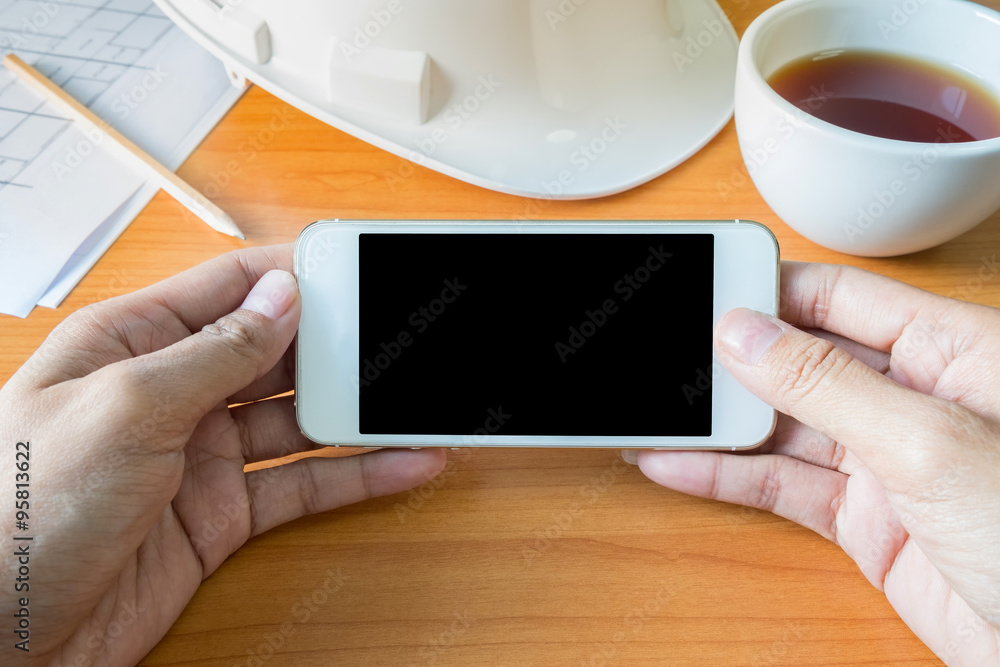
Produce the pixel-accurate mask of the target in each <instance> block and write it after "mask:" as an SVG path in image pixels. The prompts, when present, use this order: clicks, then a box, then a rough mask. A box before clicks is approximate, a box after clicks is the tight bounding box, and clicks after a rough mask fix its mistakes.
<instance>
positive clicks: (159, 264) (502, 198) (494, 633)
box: [0, 0, 1000, 667]
mask: <svg viewBox="0 0 1000 667" xmlns="http://www.w3.org/2000/svg"><path fill="white" fill-rule="evenodd" d="M770 4H772V3H771V2H770V1H767V0H739V1H735V2H731V1H724V2H722V5H723V7H724V8H725V9H726V11H727V13H728V14H729V16H730V17H731V19H732V21H733V23H734V24H735V25H736V28H737V31H738V32H740V33H741V34H742V32H743V30H744V29H745V28H746V26H747V25H748V24H749V22H750V21H751V20H752V19H753V18H754V17H755V16H756V15H757V14H759V13H760V12H761V11H762V10H763V9H764V8H766V7H767V6H769V5H770ZM986 4H990V5H993V6H994V7H995V8H996V6H997V5H1000V1H998V2H991V3H986ZM179 173H180V175H181V176H182V177H183V178H184V179H185V180H186V181H188V182H189V183H191V184H193V185H195V187H197V188H198V189H199V190H201V191H202V192H203V193H205V194H206V195H208V196H209V197H210V198H211V199H212V200H213V201H215V202H216V203H217V204H219V205H220V206H221V207H222V209H223V210H225V211H226V212H228V213H229V214H230V215H232V217H233V219H234V220H235V221H236V223H237V224H238V225H239V226H240V227H241V228H242V229H243V231H244V232H245V233H246V234H247V237H248V241H246V242H242V241H238V240H236V239H233V238H230V237H227V236H223V235H222V234H219V233H217V232H214V231H212V230H211V229H209V228H208V227H207V226H206V225H204V224H203V223H202V222H201V221H200V220H198V219H197V218H195V217H194V216H193V215H191V214H190V213H188V212H186V211H185V210H184V209H182V208H181V207H180V205H179V204H177V203H176V202H175V201H174V200H173V199H171V198H170V197H169V196H167V195H165V194H164V193H162V192H161V193H160V194H159V195H157V197H156V198H155V199H154V200H153V202H152V203H151V204H150V205H149V206H148V207H147V208H146V210H145V211H144V212H143V213H142V214H141V215H140V216H139V217H138V218H137V219H136V221H135V222H134V223H133V224H132V225H131V227H129V229H128V230H127V231H126V232H125V233H124V234H123V235H122V237H121V238H120V239H119V240H118V241H117V242H116V243H115V244H114V246H113V247H112V248H111V250H110V251H109V252H108V253H107V254H106V255H105V256H104V257H103V259H101V261H100V262H99V263H98V264H97V266H96V267H95V268H94V269H93V270H92V271H91V272H90V273H89V274H88V275H87V277H86V278H85V279H84V280H83V282H82V283H81V284H80V285H79V286H78V287H77V288H76V289H75V290H74V291H73V292H72V294H71V295H70V296H69V298H68V299H67V300H66V302H65V303H64V304H63V305H62V306H61V307H60V308H59V309H57V310H46V309H43V308H38V309H36V310H35V311H34V312H33V313H32V314H31V316H30V317H28V318H27V319H24V320H19V319H14V318H10V317H3V318H2V326H0V380H2V381H6V379H7V378H8V377H9V376H10V375H11V374H13V373H14V372H15V371H16V370H17V369H18V367H19V366H20V365H21V364H22V363H23V362H24V360H25V359H26V358H27V357H28V356H29V355H31V353H32V352H33V351H34V350H35V349H36V348H37V347H38V345H39V344H40V343H41V342H42V340H43V339H44V338H45V336H46V335H47V334H48V333H49V332H50V331H51V330H52V328H53V327H55V326H56V325H57V324H59V322H60V321H62V320H63V319H64V318H65V317H66V316H67V315H68V314H69V313H71V312H73V311H74V310H76V309H78V308H80V307H82V306H85V305H87V304H89V303H92V302H94V301H97V300H101V299H105V298H109V297H112V296H115V295H118V294H123V293H127V292H131V291H133V290H137V289H139V288H142V287H144V286H146V285H149V284H151V283H153V282H156V281H158V280H160V279H162V278H165V277H167V276H170V275H173V274H175V273H177V272H180V271H183V270H184V269H187V268H189V267H191V266H194V265H195V264H198V263H199V262H202V261H204V260H207V259H209V258H211V257H214V256H216V255H219V254H221V253H224V252H226V251H228V250H231V249H234V248H239V247H244V246H246V245H263V244H272V243H284V242H289V241H292V240H294V238H295V236H296V235H297V234H298V232H299V231H300V230H301V229H302V228H303V227H304V226H305V225H307V224H308V223H310V222H312V221H314V220H317V219H321V218H333V217H339V218H361V219H364V218H373V219H379V218H381V219H403V218H420V219H435V218H440V219H510V218H512V217H514V216H526V217H528V218H537V219H554V218H581V219H607V218H611V219H615V218H619V219H640V218H642V219H647V218H659V219H716V218H720V219H721V218H734V217H739V218H744V219H751V220H758V221H760V222H763V223H764V224H766V225H768V226H769V227H770V228H771V229H772V230H773V231H774V232H775V234H776V235H777V236H778V238H779V240H780V243H781V248H782V255H783V257H784V258H785V259H793V260H805V261H819V262H833V263H846V264H853V265H855V266H861V267H864V268H867V269H871V270H874V271H877V272H879V273H883V274H886V275H890V276H894V277H897V278H899V279H901V280H905V281H907V282H910V283H913V284H915V285H919V286H920V287H923V288H925V289H928V290H931V291H934V292H938V293H941V294H947V295H952V296H956V297H959V298H964V299H967V300H971V301H976V302H979V303H984V304H989V305H993V306H1000V275H996V274H994V273H991V272H989V271H984V273H983V274H980V268H982V267H983V266H985V264H984V263H985V262H987V261H989V260H991V259H993V258H995V256H996V253H997V250H998V249H1000V216H998V215H994V216H993V217H992V218H991V219H990V220H989V221H987V222H985V223H983V224H981V225H980V226H979V227H977V228H976V229H974V230H973V231H971V232H969V233H967V234H965V235H964V236H962V237H960V238H958V239H956V240H954V241H952V242H950V243H948V244H946V245H943V246H941V247H938V248H935V249H933V250H929V251H926V252H922V253H918V254H914V255H909V256H906V257H899V258H893V259H862V258H857V257H851V256H847V255H841V254H838V253H834V252H831V251H828V250H825V249H823V248H820V247H818V246H816V245H815V244H813V243H811V242H809V241H807V240H805V239H803V238H802V237H800V236H798V235H797V234H796V233H795V232H793V231H791V230H790V229H788V228H787V227H786V226H785V225H784V224H783V223H782V222H781V221H780V220H779V219H778V218H777V217H776V216H775V215H774V214H773V213H772V212H771V210H770V209H769V208H768V207H767V205H766V204H765V203H764V202H763V201H762V200H761V198H760V196H759V195H758V194H757V192H756V190H755V189H754V187H753V185H752V184H751V182H750V180H749V178H748V177H747V173H746V170H745V168H744V167H743V166H742V162H741V159H740V154H739V151H738V148H737V142H736V133H735V130H734V128H733V124H732V123H730V124H729V125H728V126H727V127H726V128H725V129H724V130H723V131H722V133H721V134H720V135H719V136H718V137H717V138H716V139H715V140H713V141H712V142H711V143H710V144H709V145H708V146H707V147H706V148H705V149H704V150H702V151H700V152H699V153H698V154H697V155H695V156H694V157H693V158H691V159H690V160H688V161H687V162H685V163H684V164H683V165H681V166H679V167H678V168H676V169H674V170H673V171H671V172H670V173H668V174H667V175H665V176H663V177H661V178H658V179H656V180H655V181H653V182H651V183H649V184H647V185H644V186H642V187H639V188H636V189H634V190H632V191H630V192H626V193H624V194H621V195H617V196H614V197H609V198H606V199H601V200H596V201H579V202H553V201H537V200H528V199H522V198H518V197H513V196H508V195H503V194H498V193H495V192H491V191H487V190H482V189H479V188H477V187H474V186H471V185H467V184H465V183H462V182H459V181H457V180H453V179H451V178H448V177H446V176H443V175H441V174H438V173H436V172H432V171H428V170H426V169H424V168H421V167H417V166H413V165H411V164H410V163H408V162H406V161H404V160H402V159H401V158H398V157H395V156H393V155H390V154H388V153H385V152H383V151H381V150H378V149H376V148H373V147H372V146H370V145H368V144H365V143H364V142H362V141H359V140H357V139H355V138H352V137H350V136H348V135H346V134H343V133H342V132H339V131H337V130H335V129H333V128H331V127H329V126H327V125H324V124H323V123H321V122H319V121H317V120H315V119H313V118H311V117H309V116H307V115H305V114H303V113H301V112H299V111H296V110H295V109H292V108H291V107H289V106H288V105H286V104H285V103H283V102H281V101H279V100H277V99H276V98H274V97H272V96H270V95H268V94H267V93H265V92H264V91H262V90H260V89H259V88H253V89H251V90H250V91H249V92H248V93H247V94H246V96H245V97H244V98H243V100H242V101H241V102H240V103H239V104H237V106H236V107H235V108H234V109H233V111H232V112H231V113H230V114H229V115H228V116H227V117H226V118H225V120H223V122H222V123H221V124H220V125H219V126H218V127H217V128H216V129H215V130H214V131H213V132H212V134H211V135H210V136H209V137H208V139H207V140H206V141H205V142H204V143H203V144H202V145H201V147H200V148H199V149H198V150H197V151H196V152H195V153H194V154H193V156H192V157H191V158H190V159H189V160H188V161H187V162H186V163H185V164H184V166H183V167H182V168H181V169H180V170H179ZM984 275H985V276H986V277H985V279H984V278H983V276H984ZM449 456H450V462H449V465H448V468H447V470H446V472H445V473H444V474H443V475H442V476H441V477H439V478H438V479H437V480H436V481H434V482H433V483H430V484H427V485H425V486H424V487H421V488H420V489H418V490H416V491H414V492H411V493H404V494H400V495H397V496H394V497H389V498H383V499H378V500H372V501H368V502H365V503H362V504H360V505H356V506H352V507H348V508H344V509H342V510H338V511H335V512H331V513H328V514H324V515H320V516H315V517H310V518H306V519H302V520H299V521H296V522H294V523H292V524H289V525H285V526H283V527H280V528H278V529H276V530H273V531H271V532H270V533H267V534H266V535H263V536H261V537H258V538H256V539H253V540H251V541H250V543H248V544H247V545H246V546H244V547H243V548H242V549H241V550H239V551H238V552H237V553H236V554H235V555H234V556H233V557H232V558H230V559H229V561H227V562H226V563H225V564H224V565H223V566H222V567H221V568H220V569H219V571H218V572H216V573H215V574H214V575H213V576H211V577H210V578H209V579H208V580H207V581H206V582H205V583H204V584H203V586H202V587H201V589H200V590H199V592H198V593H197V595H196V596H195V597H194V599H193V600H192V601H191V603H190V605H188V607H187V609H186V610H185V612H184V613H183V614H182V616H181V617H180V618H179V619H178V621H177V622H176V624H175V625H174V626H173V628H172V629H171V630H170V632H169V634H168V635H167V637H166V638H165V639H164V640H163V641H162V642H161V643H160V644H159V646H158V647H157V648H155V649H154V650H153V651H152V652H151V653H150V654H149V655H148V656H147V657H146V659H145V660H144V661H143V664H144V665H150V666H152V665H192V666H199V667H200V666H209V665H231V666H236V665H264V664H270V665H331V664H337V665H487V664H505V665H533V664H559V665H564V664H565V665H588V666H590V665H614V664H621V665H626V664H627V665H662V664H669V665H936V664H940V663H939V661H938V660H937V659H936V658H935V657H934V656H933V654H932V653H931V652H930V651H929V650H928V649H927V648H926V647H924V646H923V645H922V644H921V643H920V642H919V641H918V640H917V639H916V638H915V637H914V635H913V634H912V633H911V632H910V631H909V630H908V629H907V628H906V626H905V625H903V623H902V622H901V621H900V620H899V619H898V618H897V616H896V614H895V613H894V612H893V610H892V608H891V607H890V606H889V605H888V604H887V603H886V601H885V599H884V597H883V595H882V594H881V593H879V592H877V591H876V590H874V589H873V588H872V587H871V586H870V585H869V584H868V583H867V581H866V580H865V579H864V577H862V575H861V574H860V573H859V571H858V568H857V567H856V566H855V565H854V563H853V562H852V561H851V560H850V559H849V558H847V556H845V555H844V553H843V552H842V551H841V550H840V549H839V548H838V547H836V546H835V545H833V544H831V543H830V542H827V541H826V540H824V539H822V538H820V537H818V536H816V535H815V534H813V533H811V532H809V531H808V530H805V529H803V528H801V527H799V526H797V525H794V524H792V523H790V522H788V521H785V520H783V519H780V518H777V517H775V516H772V515H770V514H767V513H764V512H758V511H754V510H748V509H745V508H740V507H735V506H731V505H725V504H721V503H717V502H709V501H705V500H699V499H693V498H689V497H685V496H683V495H680V494H677V493H674V492H671V491H667V490H665V489H663V488H660V487H658V486H656V485H654V484H653V483H651V482H649V481H647V480H646V479H645V478H644V477H643V476H642V475H641V474H640V473H639V472H638V470H636V469H634V468H632V467H629V466H626V465H624V464H623V463H621V461H620V458H619V454H618V452H617V451H610V450H600V451H579V450H464V451H459V452H451V453H450V454H449Z"/></svg>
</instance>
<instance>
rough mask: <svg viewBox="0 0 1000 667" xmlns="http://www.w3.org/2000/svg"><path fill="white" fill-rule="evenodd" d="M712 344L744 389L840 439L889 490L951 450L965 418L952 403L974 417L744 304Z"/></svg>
mask: <svg viewBox="0 0 1000 667" xmlns="http://www.w3.org/2000/svg"><path fill="white" fill-rule="evenodd" d="M716 350H717V353H718V355H719V359H720V361H722V363H723V364H724V365H725V366H726V368H728V369H729V371H730V372H731V373H732V374H733V376H734V377H735V378H736V379H737V380H738V381H739V382H740V383H742V384H743V385H744V386H745V387H747V388H748V389H749V390H750V391H751V392H753V393H754V394H755V395H757V396H758V397H759V398H761V399H762V400H764V401H765V402H767V403H768V404H770V405H771V406H773V407H775V408H776V409H777V410H779V411H780V412H782V413H784V414H787V415H790V416H792V417H794V418H795V419H797V420H798V421H800V422H802V423H804V424H806V425H807V426H809V427H811V428H813V429H815V430H817V431H820V432H822V433H825V434H826V435H828V436H830V437H831V438H833V439H834V440H836V441H837V442H839V443H841V444H842V445H844V446H845V447H846V448H847V449H849V450H851V451H852V452H854V453H855V454H856V455H857V456H858V457H859V458H860V459H861V460H862V461H863V462H864V463H865V464H867V465H868V466H869V467H870V468H871V469H872V471H873V472H874V473H875V474H876V475H877V476H878V477H879V478H880V479H881V480H882V481H883V482H884V483H885V484H886V486H887V487H889V488H890V489H891V490H895V491H900V492H907V491H908V490H909V489H910V488H912V485H913V484H914V483H920V482H921V481H926V480H927V479H928V478H929V477H930V478H933V476H934V475H935V474H936V472H935V469H936V467H937V465H938V464H939V463H941V461H942V458H947V457H949V456H951V455H953V454H954V453H955V448H956V447H957V446H958V445H957V442H958V441H959V440H958V434H957V433H956V429H957V428H959V426H958V425H959V424H961V423H962V422H963V421H964V420H960V419H958V418H957V417H958V415H956V411H961V412H962V413H963V414H962V415H961V416H962V417H963V418H966V419H968V420H972V421H979V417H977V416H976V415H974V414H973V413H971V412H969V411H968V410H966V409H965V408H962V407H961V406H958V405H955V404H953V403H950V402H947V401H943V400H941V399H937V398H934V397H932V396H926V395H923V394H920V393H918V392H915V391H912V390H910V389H907V388H905V387H902V386H900V385H899V384H897V383H896V382H894V381H892V380H890V379H889V378H887V377H885V376H883V375H881V374H879V373H877V372H876V371H874V370H872V369H871V368H869V367H868V366H866V365H865V364H863V363H861V362H860V361H858V360H857V359H855V358H854V357H852V356H851V355H849V354H848V353H847V352H845V351H844V350H841V349H840V348H837V347H836V346H835V345H833V344H832V343H830V342H829V341H825V340H822V339H820V338H816V337H815V336H811V335H809V334H807V333H805V332H802V331H799V330H798V329H795V328H794V327H792V326H790V325H788V324H785V323H784V322H781V321H779V320H774V319H772V318H769V317H767V316H764V315H761V314H760V313H755V312H753V311H750V310H746V309H737V310H734V311H732V312H730V313H727V314H726V315H724V316H723V317H722V319H721V320H720V322H719V325H718V327H717V328H716ZM928 433H933V434H938V436H937V437H935V438H928V437H927V434H928ZM949 435H953V436H955V437H954V438H949V437H948V436H949Z"/></svg>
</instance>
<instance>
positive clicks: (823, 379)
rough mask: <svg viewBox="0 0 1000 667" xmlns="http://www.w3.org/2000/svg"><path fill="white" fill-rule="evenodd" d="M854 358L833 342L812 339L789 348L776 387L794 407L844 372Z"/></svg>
mask: <svg viewBox="0 0 1000 667" xmlns="http://www.w3.org/2000/svg"><path fill="white" fill-rule="evenodd" d="M850 362H851V357H850V355H848V354H847V353H846V352H844V351H843V350H841V349H840V348H838V347H837V346H836V345H834V344H833V343H831V342H830V341H827V340H823V339H822V338H810V339H809V340H808V341H807V342H805V343H803V344H801V345H798V346H796V347H795V348H794V349H792V350H790V351H789V353H788V354H787V355H786V358H785V359H784V360H783V361H782V363H780V364H779V366H778V369H777V372H776V374H775V376H774V389H775V392H776V393H777V395H778V396H780V397H782V398H783V399H784V401H785V402H786V404H787V405H788V406H789V407H791V406H794V405H795V404H797V403H799V402H800V401H802V400H803V399H804V398H806V397H808V396H810V395H812V394H813V393H814V392H816V390H817V389H819V388H820V387H821V386H822V385H824V384H828V383H830V382H832V381H834V380H835V379H836V377H837V376H839V375H841V374H842V373H843V372H844V371H845V370H846V369H847V367H848V366H849V365H850Z"/></svg>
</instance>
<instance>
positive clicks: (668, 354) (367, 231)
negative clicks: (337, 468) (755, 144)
mask: <svg viewBox="0 0 1000 667" xmlns="http://www.w3.org/2000/svg"><path fill="white" fill-rule="evenodd" d="M778 271H779V268H778V244H777V241H776V239H775V238H774V235H773V234H771V232H770V231H769V230H768V229H767V228H766V227H764V226H763V225H760V224H758V223H755V222H747V221H742V220H730V221H722V222H632V221H607V222H516V223H515V222H429V221H420V222H418V221H393V222H388V221H380V222H374V221H372V222H361V221H353V222H350V221H345V222H340V221H322V222H317V223H314V224H312V225H310V226H309V227H307V228H306V229H305V230H303V232H302V233H301V234H300V236H299V238H298V240H297V242H296V247H295V273H296V277H297V279H298V282H299V290H300V292H301V296H302V320H301V323H300V325H299V332H298V338H297V365H296V400H295V404H296V414H297V418H298V423H299V427H300V428H301V430H302V432H303V434H305V435H306V436H307V437H308V438H310V439H311V440H313V441H315V442H318V443H322V444H327V445H348V446H363V447H433V446H440V447H466V446H471V447H475V446H491V447H492V446H507V447H614V448H635V449H643V448H653V449H671V448H677V449H726V450H741V449H750V448H753V447H756V446H757V445H759V444H761V443H762V442H763V441H764V440H766V439H767V438H768V437H769V436H770V434H771V432H772V430H773V428H774V423H775V413H774V411H773V410H772V409H771V408H770V407H769V406H768V405H766V404H765V403H763V402H762V401H760V400H759V399H757V398H756V397H754V396H753V395H752V394H751V393H750V392H748V391H747V390H746V389H744V388H743V387H742V386H741V385H740V384H739V383H737V382H736V381H735V380H734V379H733V378H732V377H731V376H730V375H729V373H728V372H727V371H726V370H725V369H724V368H723V367H722V366H721V364H719V363H718V362H717V361H716V359H715V357H714V353H713V345H712V330H713V327H714V325H715V323H716V322H717V321H718V319H719V317H721V316H722V315H723V314H724V313H726V312H727V311H728V310H730V309H732V308H736V307H738V306H744V307H747V308H752V309H754V310H758V311H762V312H765V313H769V314H774V313H775V312H776V308H777V303H778V297H777V295H778Z"/></svg>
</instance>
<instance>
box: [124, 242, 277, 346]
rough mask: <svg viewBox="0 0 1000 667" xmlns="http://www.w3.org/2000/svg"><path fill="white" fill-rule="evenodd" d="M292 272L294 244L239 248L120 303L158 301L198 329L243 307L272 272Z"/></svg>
mask: <svg viewBox="0 0 1000 667" xmlns="http://www.w3.org/2000/svg"><path fill="white" fill-rule="evenodd" d="M275 269H280V270H282V271H287V272H289V273H291V272H292V269H293V245H292V244H291V243H286V244H284V245H276V246H262V247H258V248H247V249H245V250H236V251H233V252H230V253H226V254H225V255H220V256H219V257H216V258H215V259H212V260H209V261H208V262H205V263H204V264H199V265H198V266H196V267H194V268H191V269H188V270H187V271H184V272H183V273H179V274H177V275H176V276H174V277H172V278H167V279H166V280H164V281H162V282H159V283H156V284H155V285H151V286H150V287H147V288H146V289H143V290H139V291H137V292H133V293H132V294H128V295H125V296H123V297H120V301H119V302H118V305H120V306H121V307H123V308H125V309H130V310H139V311H144V310H145V308H146V307H147V306H148V305H150V304H156V305H158V306H160V307H161V308H163V309H165V310H166V311H168V312H169V313H170V314H172V315H173V316H174V317H175V318H176V319H178V320H180V321H181V322H183V323H184V325H185V326H186V327H187V328H188V330H189V331H192V332H194V331H198V330H199V329H201V328H202V327H204V326H205V325H207V324H211V323H212V322H214V321H215V320H217V319H218V318H219V317H221V316H223V315H225V314H226V313H228V312H231V311H233V310H235V309H236V308H238V307H239V305H240V304H241V303H242V302H243V300H244V299H246V297H247V294H248V293H249V292H250V290H251V289H252V288H253V286H254V285H256V284H257V283H258V282H259V281H260V279H261V278H263V277H264V275H265V274H266V273H268V272H269V271H273V270H275Z"/></svg>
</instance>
